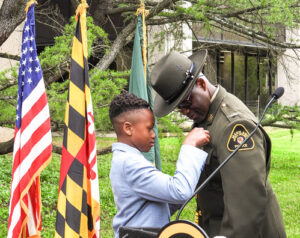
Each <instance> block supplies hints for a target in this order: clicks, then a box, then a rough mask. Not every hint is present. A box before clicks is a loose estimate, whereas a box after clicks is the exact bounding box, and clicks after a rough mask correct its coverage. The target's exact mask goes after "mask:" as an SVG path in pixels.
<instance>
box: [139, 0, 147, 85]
mask: <svg viewBox="0 0 300 238" xmlns="http://www.w3.org/2000/svg"><path fill="white" fill-rule="evenodd" d="M140 14H141V15H142V19H143V63H144V75H145V80H146V85H147V35H146V20H145V18H146V16H148V14H149V11H148V10H146V9H145V4H144V1H143V0H141V3H140V7H139V8H138V9H137V10H136V15H137V16H138V15H140Z"/></svg>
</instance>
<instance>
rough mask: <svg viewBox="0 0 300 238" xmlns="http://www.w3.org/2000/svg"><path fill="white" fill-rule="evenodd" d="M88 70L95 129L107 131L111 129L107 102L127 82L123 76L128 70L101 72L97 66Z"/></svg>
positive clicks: (127, 74)
mask: <svg viewBox="0 0 300 238" xmlns="http://www.w3.org/2000/svg"><path fill="white" fill-rule="evenodd" d="M90 72H91V73H90V75H91V76H90V85H91V89H92V100H93V104H94V116H95V126H96V129H97V130H101V131H108V130H111V129H112V125H111V123H110V121H109V117H108V106H109V103H110V101H111V100H112V98H113V97H114V96H116V95H117V94H119V93H120V92H121V91H122V89H123V88H124V87H125V85H126V84H127V79H126V78H125V77H126V76H129V72H118V71H104V72H103V71H101V70H99V69H97V68H94V69H93V70H91V71H90ZM124 76H125V77H124Z"/></svg>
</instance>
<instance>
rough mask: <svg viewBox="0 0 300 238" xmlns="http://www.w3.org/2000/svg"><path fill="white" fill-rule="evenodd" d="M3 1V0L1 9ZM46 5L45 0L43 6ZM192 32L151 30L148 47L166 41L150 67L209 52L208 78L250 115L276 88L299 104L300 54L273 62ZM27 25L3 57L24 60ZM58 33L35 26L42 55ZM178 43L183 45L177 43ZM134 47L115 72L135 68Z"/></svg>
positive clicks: (236, 39) (262, 50) (185, 27)
mask: <svg viewBox="0 0 300 238" xmlns="http://www.w3.org/2000/svg"><path fill="white" fill-rule="evenodd" d="M2 1H3V0H0V5H1V4H2ZM44 2H45V0H40V1H39V5H40V6H41V5H42V4H43V3H44ZM50 3H51V4H52V5H53V6H57V7H58V8H59V9H60V11H61V13H62V15H63V16H64V20H65V21H66V22H68V20H69V18H70V17H71V16H72V15H74V11H75V9H73V7H72V4H71V0H66V1H60V0H51V1H50ZM114 17H115V18H116V19H112V20H113V21H114V22H115V23H116V24H115V25H117V26H118V27H119V28H120V27H121V25H122V24H121V21H122V18H121V17H118V16H114ZM110 28H111V27H109V24H108V25H107V27H106V29H105V30H106V31H107V32H108V33H109V35H110V39H113V38H114V37H115V36H114V34H115V33H114V30H113V29H110ZM193 28H194V31H193V32H192V31H191V29H190V27H189V23H188V22H186V23H182V24H178V25H177V30H178V31H177V32H181V40H180V41H178V40H176V41H175V39H174V36H173V34H172V33H174V31H173V29H172V27H171V25H170V24H165V25H162V26H148V34H147V38H148V46H150V47H151V45H153V44H156V42H155V41H156V38H155V34H156V33H159V32H161V31H162V32H165V35H164V40H163V41H162V42H160V48H159V47H157V48H156V49H155V50H154V51H151V49H150V48H149V50H148V60H149V65H150V67H151V65H153V64H154V63H155V62H156V61H157V60H158V59H159V58H161V57H162V56H163V55H165V54H166V53H167V52H169V51H170V50H172V49H174V47H175V48H176V50H179V51H181V52H183V53H185V54H186V55H187V56H189V55H190V54H191V53H192V50H196V49H197V48H206V49H208V51H209V58H208V62H207V64H206V66H205V69H204V70H205V73H206V74H207V75H208V77H209V79H211V80H212V81H213V82H214V83H219V84H221V85H222V86H224V87H225V88H226V89H227V90H228V91H229V92H231V93H233V94H235V95H236V96H238V97H239V98H240V99H241V100H242V101H243V102H245V104H246V105H248V106H249V107H250V108H251V110H252V111H253V112H254V113H256V114H257V115H258V114H259V112H260V111H261V108H263V107H264V105H265V102H266V100H267V98H268V97H269V95H271V94H272V92H273V91H274V89H275V88H276V87H277V86H283V87H284V88H285V95H284V96H283V97H282V98H281V99H280V102H281V103H282V104H283V105H289V106H294V105H300V93H299V92H300V67H299V66H300V65H299V64H300V61H299V57H298V55H297V53H298V54H299V56H300V52H299V50H286V52H285V54H284V55H283V56H281V57H280V58H279V59H278V60H277V61H275V60H274V58H272V56H271V55H270V51H269V50H268V48H267V46H264V45H262V44H255V43H253V42H251V41H249V40H247V39H245V38H242V37H240V36H237V35H234V34H232V33H228V32H225V31H224V32H220V31H216V32H212V33H210V35H207V34H206V33H205V32H204V31H203V30H202V28H201V25H199V26H196V27H195V26H193ZM21 29H22V24H21V25H20V26H19V27H17V28H16V30H15V31H14V32H13V33H12V34H11V36H10V37H9V38H8V39H7V41H6V42H5V43H4V44H3V45H1V46H0V52H1V53H8V54H11V55H20V51H21V45H20V39H21V36H22V32H21ZM299 33H300V30H298V31H295V32H293V33H291V32H286V33H285V35H286V41H290V40H291V39H300V38H299ZM56 35H57V33H56V32H55V31H54V30H53V29H52V28H51V27H49V26H47V25H45V24H42V23H40V22H39V19H38V17H37V24H36V41H37V48H38V51H41V50H43V49H44V47H45V46H47V45H52V44H53V43H54V36H56ZM178 42H179V43H178ZM131 50H132V44H131V43H129V44H128V45H127V46H126V47H125V48H124V49H123V50H122V52H120V55H119V56H118V57H117V58H116V60H115V62H114V63H113V64H112V65H111V67H110V68H111V69H115V70H127V69H129V68H130V65H129V63H128V62H131V59H130V56H131ZM16 62H17V61H15V60H11V59H7V58H0V65H1V66H0V70H4V69H6V68H9V67H11V66H14V65H15V64H16Z"/></svg>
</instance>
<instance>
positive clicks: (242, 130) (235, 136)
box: [227, 124, 255, 151]
mask: <svg viewBox="0 0 300 238" xmlns="http://www.w3.org/2000/svg"><path fill="white" fill-rule="evenodd" d="M248 135H249V132H248V131H247V129H246V127H244V126H243V125H242V124H236V125H235V126H234V128H233V130H232V132H231V134H230V136H229V139H228V142H227V149H228V150H229V151H234V150H235V149H236V148H237V147H238V146H239V145H240V144H241V143H243V141H244V140H245V139H246V138H247V137H248ZM254 146H255V143H254V140H253V139H252V138H250V139H249V140H248V141H247V142H246V143H245V144H243V145H242V147H241V148H240V149H239V150H252V149H253V148H254Z"/></svg>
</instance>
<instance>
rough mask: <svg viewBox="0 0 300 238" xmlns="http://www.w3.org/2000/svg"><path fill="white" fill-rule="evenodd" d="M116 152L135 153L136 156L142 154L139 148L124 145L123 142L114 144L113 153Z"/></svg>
mask: <svg viewBox="0 0 300 238" xmlns="http://www.w3.org/2000/svg"><path fill="white" fill-rule="evenodd" d="M116 150H119V151H123V152H131V153H135V154H141V152H140V151H139V150H138V149H137V148H134V147H132V146H130V145H127V144H124V143H122V142H116V143H113V144H112V152H114V151H116Z"/></svg>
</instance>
